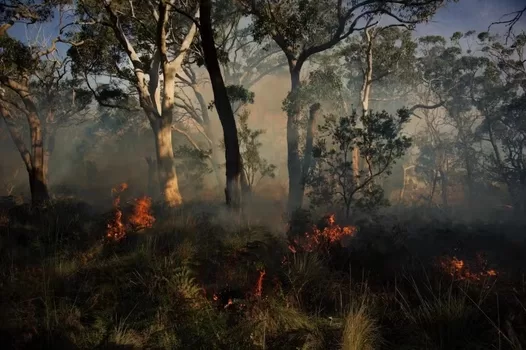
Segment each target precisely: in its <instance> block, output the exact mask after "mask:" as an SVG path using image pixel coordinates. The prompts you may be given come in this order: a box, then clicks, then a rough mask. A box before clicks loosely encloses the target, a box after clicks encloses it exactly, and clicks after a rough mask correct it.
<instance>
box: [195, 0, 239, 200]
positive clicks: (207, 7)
mask: <svg viewBox="0 0 526 350" xmlns="http://www.w3.org/2000/svg"><path fill="white" fill-rule="evenodd" d="M200 12H201V28H200V33H201V41H202V46H203V52H204V60H205V65H206V69H207V70H208V74H209V75H210V81H211V83H212V90H213V92H214V102H215V106H216V108H217V113H218V114H219V119H220V121H221V125H222V127H223V137H224V143H225V158H226V188H225V197H226V202H227V204H228V205H231V206H233V207H239V206H240V205H241V192H242V187H243V189H245V186H246V180H245V179H244V175H243V171H242V168H243V167H242V160H241V153H240V152H239V140H238V137H237V128H236V121H235V119H234V112H233V111H232V106H231V105H230V100H229V98H228V93H227V90H226V86H225V82H224V80H223V76H222V74H221V70H220V67H219V60H218V57H217V50H216V46H215V41H214V32H213V29H212V13H211V12H212V2H211V0H201V3H200Z"/></svg>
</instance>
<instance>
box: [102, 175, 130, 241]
mask: <svg viewBox="0 0 526 350" xmlns="http://www.w3.org/2000/svg"><path fill="white" fill-rule="evenodd" d="M127 188H128V184H127V183H122V184H120V185H119V186H117V187H115V188H112V189H111V194H112V195H115V198H114V199H113V208H114V210H115V214H114V216H113V219H112V220H111V221H110V222H109V223H108V225H107V230H106V237H108V238H109V239H111V240H114V241H120V240H121V239H123V238H124V236H126V228H125V227H124V224H123V223H122V210H121V209H120V203H121V193H122V192H124V191H125V190H126V189H127Z"/></svg>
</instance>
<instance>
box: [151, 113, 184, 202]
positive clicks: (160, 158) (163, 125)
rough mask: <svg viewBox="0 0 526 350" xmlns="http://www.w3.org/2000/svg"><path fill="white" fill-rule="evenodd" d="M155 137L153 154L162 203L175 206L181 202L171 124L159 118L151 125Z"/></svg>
mask: <svg viewBox="0 0 526 350" xmlns="http://www.w3.org/2000/svg"><path fill="white" fill-rule="evenodd" d="M152 130H153V134H154V138H155V155H156V158H157V175H158V178H159V186H160V191H161V194H162V197H163V200H164V203H165V204H166V205H168V206H169V207H176V206H179V205H181V204H182V203H183V198H182V197H181V192H180V191H179V183H178V179H177V172H176V170H175V158H174V151H173V146H172V126H171V122H170V121H167V120H166V119H164V118H163V119H160V120H159V121H158V122H157V125H152Z"/></svg>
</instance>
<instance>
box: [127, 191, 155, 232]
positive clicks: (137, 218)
mask: <svg viewBox="0 0 526 350" xmlns="http://www.w3.org/2000/svg"><path fill="white" fill-rule="evenodd" d="M151 208H152V200H151V198H149V197H141V198H138V199H136V200H135V205H134V207H133V214H132V216H131V217H130V223H131V224H132V225H133V227H134V228H135V229H136V230H140V229H143V228H150V227H152V226H153V223H154V222H155V218H154V217H153V215H152V214H151Z"/></svg>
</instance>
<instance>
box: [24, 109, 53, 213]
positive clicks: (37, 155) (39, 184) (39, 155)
mask: <svg viewBox="0 0 526 350" xmlns="http://www.w3.org/2000/svg"><path fill="white" fill-rule="evenodd" d="M27 119H28V122H29V130H30V135H31V165H32V168H31V172H30V175H29V183H30V186H31V201H32V204H33V205H36V206H38V205H41V204H43V203H44V202H46V201H48V200H49V192H48V188H47V180H46V176H45V170H44V169H45V168H46V161H45V157H44V140H43V135H42V125H41V123H40V119H39V118H38V115H37V114H36V113H35V112H29V114H28V118H27Z"/></svg>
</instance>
